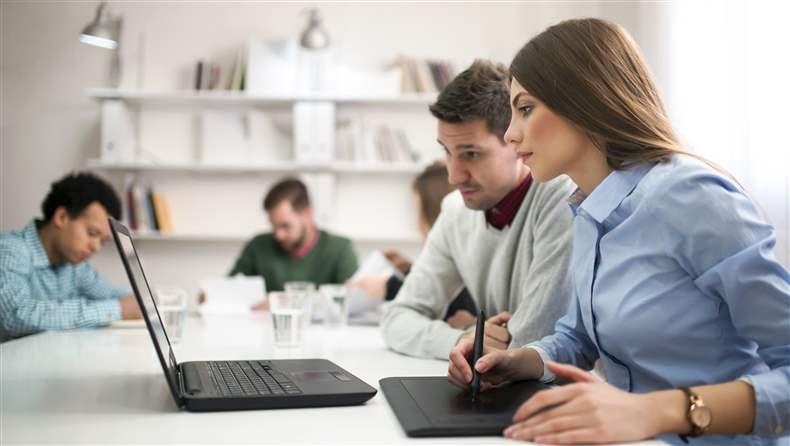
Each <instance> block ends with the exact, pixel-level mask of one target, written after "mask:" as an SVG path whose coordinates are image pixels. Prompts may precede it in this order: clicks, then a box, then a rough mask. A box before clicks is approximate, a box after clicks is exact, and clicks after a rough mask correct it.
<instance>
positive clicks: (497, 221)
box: [486, 172, 532, 230]
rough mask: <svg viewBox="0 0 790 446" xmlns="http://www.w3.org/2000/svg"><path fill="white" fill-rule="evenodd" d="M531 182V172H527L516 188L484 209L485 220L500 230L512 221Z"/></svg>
mask: <svg viewBox="0 0 790 446" xmlns="http://www.w3.org/2000/svg"><path fill="white" fill-rule="evenodd" d="M531 184H532V172H530V173H529V174H527V178H525V179H524V181H522V182H521V184H519V185H518V187H517V188H515V189H513V190H512V191H510V192H508V194H507V195H505V198H503V199H502V200H500V201H499V203H497V204H496V206H494V207H492V208H491V209H487V210H486V221H487V222H488V224H489V225H491V226H493V227H495V228H497V229H500V230H501V229H502V228H504V227H505V226H510V224H511V223H513V219H514V218H516V214H517V213H518V209H519V208H520V207H521V202H523V201H524V197H525V196H526V195H527V191H528V190H529V186H530V185H531Z"/></svg>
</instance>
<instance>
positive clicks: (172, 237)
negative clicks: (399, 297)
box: [132, 232, 422, 245]
mask: <svg viewBox="0 0 790 446" xmlns="http://www.w3.org/2000/svg"><path fill="white" fill-rule="evenodd" d="M253 236H254V235H250V234H167V235H166V234H159V233H156V232H149V233H145V234H142V233H132V238H133V239H134V240H135V241H141V242H142V241H145V242H148V241H172V242H246V241H247V240H250V239H251V238H252V237H253ZM343 236H344V237H348V238H350V239H351V240H353V241H354V242H357V243H364V244H369V243H374V244H381V243H396V244H410V245H418V244H420V243H422V242H421V240H420V238H419V237H417V236H411V235H402V236H375V235H360V236H356V237H355V236H351V235H348V234H343Z"/></svg>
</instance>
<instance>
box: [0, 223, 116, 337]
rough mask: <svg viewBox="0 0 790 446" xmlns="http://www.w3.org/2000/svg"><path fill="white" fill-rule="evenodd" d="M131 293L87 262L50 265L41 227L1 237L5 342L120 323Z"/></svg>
mask: <svg viewBox="0 0 790 446" xmlns="http://www.w3.org/2000/svg"><path fill="white" fill-rule="evenodd" d="M128 294H129V291H127V290H123V289H119V288H116V287H114V286H112V285H110V284H109V283H108V282H106V281H105V280H103V279H102V278H101V277H99V274H98V273H97V272H96V270H95V269H93V267H92V266H91V265H90V263H88V262H82V263H79V264H77V265H73V264H71V263H64V264H62V265H58V266H53V265H52V264H50V261H49V257H47V253H46V251H44V246H43V245H42V244H41V239H40V238H39V236H38V231H37V228H36V222H31V223H30V224H28V225H27V226H25V227H24V228H23V229H22V230H20V231H11V232H3V233H0V342H2V341H6V340H8V339H12V338H15V337H19V336H23V335H27V334H31V333H36V332H39V331H43V330H59V329H69V328H78V327H95V326H98V325H104V324H107V323H108V322H110V321H113V320H117V319H120V317H121V308H120V305H119V303H118V300H117V299H118V298H120V297H122V296H125V295H128Z"/></svg>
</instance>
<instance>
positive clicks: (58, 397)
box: [0, 314, 511, 445]
mask: <svg viewBox="0 0 790 446" xmlns="http://www.w3.org/2000/svg"><path fill="white" fill-rule="evenodd" d="M270 320H271V319H270V316H269V315H268V314H245V315H232V316H231V315H212V316H204V317H202V318H197V317H190V318H187V324H186V328H185V331H184V340H183V341H182V342H180V343H179V344H176V345H175V353H176V357H177V359H178V361H179V362H183V361H187V360H208V359H211V360H219V359H274V358H277V359H281V358H297V357H320V358H327V359H330V360H332V361H334V362H336V363H337V364H338V365H340V366H341V367H343V368H345V369H347V370H348V371H350V372H351V373H353V374H355V375H357V376H358V377H360V378H361V379H363V380H364V381H366V382H367V383H368V384H370V385H372V386H373V387H376V388H378V381H379V379H381V378H384V377H387V376H422V375H445V374H446V371H447V363H446V362H445V361H435V360H423V359H416V358H410V357H406V356H402V355H399V354H396V353H393V352H391V351H389V350H387V349H386V348H385V346H384V343H383V341H382V339H381V335H380V332H379V330H378V328H377V327H344V328H340V329H335V330H330V329H328V328H326V327H323V326H313V327H311V328H310V330H309V331H308V333H307V336H306V339H305V341H306V342H305V343H304V344H305V345H304V347H301V348H299V349H291V350H282V349H275V348H274V347H273V346H272V337H273V334H272V328H271V323H270ZM0 400H1V401H0V444H4V445H5V444H9V443H104V444H106V443H266V444H268V443H293V444H302V443H308V444H314V443H322V444H359V443H366V444H369V443H376V444H382V443H383V444H392V443H406V442H422V443H425V442H426V441H427V442H429V443H432V444H433V443H446V444H479V443H500V444H501V443H510V442H511V441H510V440H507V439H505V438H501V437H485V438H480V437H478V438H432V439H428V440H421V439H409V438H408V437H406V435H405V434H404V432H403V430H402V429H401V427H400V425H399V424H398V421H397V419H396V418H395V415H394V414H393V412H392V411H391V410H390V407H389V405H388V404H387V401H386V398H385V397H384V395H383V394H381V392H379V393H378V394H377V395H376V396H375V397H374V398H373V399H372V400H370V401H368V402H367V403H366V404H364V405H361V406H352V407H331V408H315V409H285V410H256V411H235V412H213V413H190V412H185V411H180V410H178V409H177V408H176V406H175V403H174V402H173V400H172V398H171V396H170V393H169V391H168V388H167V384H166V381H165V379H164V376H163V374H162V370H161V367H160V365H159V363H158V361H157V359H156V355H155V353H154V349H153V346H152V344H151V340H150V338H149V336H148V332H147V331H146V330H145V329H144V328H140V327H138V328H103V329H97V330H73V331H65V332H46V333H41V334H37V335H33V336H28V337H26V338H22V339H17V340H14V341H10V342H6V343H4V344H0Z"/></svg>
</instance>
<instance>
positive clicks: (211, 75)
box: [193, 49, 246, 91]
mask: <svg viewBox="0 0 790 446" xmlns="http://www.w3.org/2000/svg"><path fill="white" fill-rule="evenodd" d="M245 72H246V50H244V49H242V50H239V51H238V52H237V53H236V55H235V57H234V58H232V59H229V60H225V61H212V62H209V61H206V60H203V59H201V60H198V61H197V63H196V64H195V78H194V84H193V86H194V89H195V90H233V91H244V84H245V78H246V75H245V74H246V73H245Z"/></svg>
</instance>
